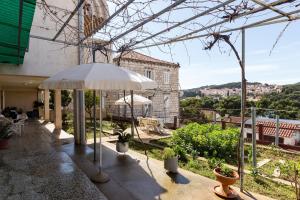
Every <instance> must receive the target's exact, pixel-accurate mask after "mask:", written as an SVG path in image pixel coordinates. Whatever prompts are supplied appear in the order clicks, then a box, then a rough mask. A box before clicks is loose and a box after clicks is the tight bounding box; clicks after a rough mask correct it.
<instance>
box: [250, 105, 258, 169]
mask: <svg viewBox="0 0 300 200" xmlns="http://www.w3.org/2000/svg"><path fill="white" fill-rule="evenodd" d="M251 120H252V125H251V127H252V167H253V168H254V169H255V168H256V165H257V163H256V108H255V107H251Z"/></svg>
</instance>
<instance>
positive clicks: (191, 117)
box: [180, 83, 300, 123]
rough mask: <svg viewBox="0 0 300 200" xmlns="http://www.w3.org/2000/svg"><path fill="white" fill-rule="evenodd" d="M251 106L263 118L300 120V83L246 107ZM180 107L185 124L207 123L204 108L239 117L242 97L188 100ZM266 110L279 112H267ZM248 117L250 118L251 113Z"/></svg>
mask: <svg viewBox="0 0 300 200" xmlns="http://www.w3.org/2000/svg"><path fill="white" fill-rule="evenodd" d="M238 84H239V83H238ZM253 84H254V83H253ZM233 85H235V83H233ZM216 88H218V87H216ZM251 106H256V107H257V108H258V109H257V114H258V115H261V116H265V117H271V118H274V117H275V115H279V117H280V118H282V119H300V83H296V84H291V85H285V86H284V87H283V89H282V92H280V93H277V92H273V93H269V94H264V95H262V97H261V99H260V100H259V101H257V102H252V101H247V102H246V107H247V108H250V107H251ZM180 107H181V112H182V113H181V114H182V119H183V122H184V123H188V122H198V123H206V122H207V121H208V120H209V119H207V117H206V116H205V115H204V114H203V113H202V111H201V110H202V109H203V108H209V109H214V110H217V111H218V112H219V113H220V114H221V115H222V116H224V115H225V114H229V115H231V116H239V115H240V108H241V97H240V96H239V95H235V96H229V97H220V98H219V99H215V98H213V97H201V98H200V99H198V98H187V99H184V100H181V102H180ZM259 108H263V109H259ZM265 108H267V109H273V110H279V111H272V110H271V111H270V110H265ZM283 110H286V111H287V112H286V111H283ZM246 116H250V112H249V111H248V112H247V113H246Z"/></svg>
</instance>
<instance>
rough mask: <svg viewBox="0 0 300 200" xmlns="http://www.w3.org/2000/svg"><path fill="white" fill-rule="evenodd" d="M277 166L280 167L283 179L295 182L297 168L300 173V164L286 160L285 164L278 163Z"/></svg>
mask: <svg viewBox="0 0 300 200" xmlns="http://www.w3.org/2000/svg"><path fill="white" fill-rule="evenodd" d="M277 166H279V169H280V173H281V177H282V178H284V179H286V180H289V181H293V180H294V177H295V168H296V170H298V171H300V163H299V162H295V161H293V160H286V161H285V163H284V164H282V163H279V162H278V163H277Z"/></svg>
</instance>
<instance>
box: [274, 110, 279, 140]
mask: <svg viewBox="0 0 300 200" xmlns="http://www.w3.org/2000/svg"><path fill="white" fill-rule="evenodd" d="M275 145H276V146H278V145H279V115H276V134H275Z"/></svg>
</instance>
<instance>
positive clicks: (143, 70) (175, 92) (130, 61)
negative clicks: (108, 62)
mask: <svg viewBox="0 0 300 200" xmlns="http://www.w3.org/2000/svg"><path fill="white" fill-rule="evenodd" d="M113 62H114V63H116V64H118V63H120V66H121V67H124V68H127V69H129V70H132V71H135V72H137V73H140V74H142V75H144V76H146V77H148V78H150V79H153V80H155V81H156V82H157V84H158V88H157V89H156V90H153V91H146V92H135V93H136V94H139V95H142V96H144V97H147V98H149V99H150V100H152V102H153V103H152V105H151V106H137V107H135V114H136V116H149V117H150V116H151V117H152V116H153V117H157V118H161V119H163V120H164V122H165V123H174V117H176V118H178V117H179V95H180V91H179V67H180V66H179V64H178V63H172V62H167V61H163V60H160V59H156V58H153V57H150V56H147V55H144V54H141V53H138V52H135V51H130V52H125V53H123V54H122V56H121V58H120V57H119V56H117V57H115V58H114V59H113ZM126 95H129V93H128V91H127V93H126ZM123 96H124V94H123V93H122V92H120V93H108V94H107V105H108V106H109V107H110V108H113V111H112V114H113V115H114V116H117V115H120V116H122V117H127V118H128V117H130V112H129V108H127V106H113V105H114V102H115V101H116V100H117V99H118V98H121V97H123Z"/></svg>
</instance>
